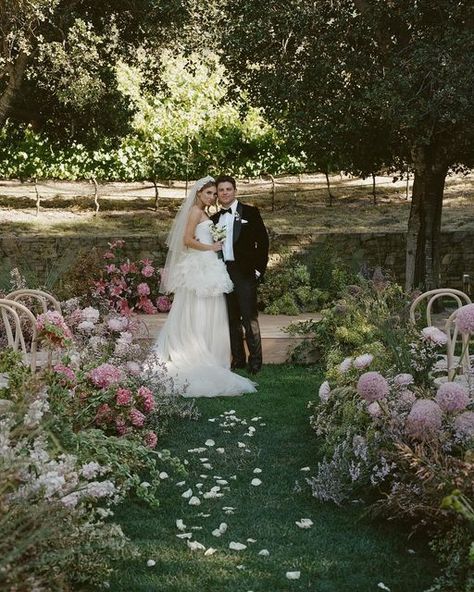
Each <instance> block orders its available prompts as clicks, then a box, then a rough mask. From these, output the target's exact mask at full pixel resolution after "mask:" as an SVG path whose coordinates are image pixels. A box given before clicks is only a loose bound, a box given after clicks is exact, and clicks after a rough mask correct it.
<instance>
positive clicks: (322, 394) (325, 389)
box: [319, 380, 331, 403]
mask: <svg viewBox="0 0 474 592" xmlns="http://www.w3.org/2000/svg"><path fill="white" fill-rule="evenodd" d="M330 394H331V387H330V386H329V382H328V381H327V380H325V381H324V382H323V384H322V385H321V386H320V387H319V398H320V399H321V401H322V402H323V403H327V402H328V400H329V395H330Z"/></svg>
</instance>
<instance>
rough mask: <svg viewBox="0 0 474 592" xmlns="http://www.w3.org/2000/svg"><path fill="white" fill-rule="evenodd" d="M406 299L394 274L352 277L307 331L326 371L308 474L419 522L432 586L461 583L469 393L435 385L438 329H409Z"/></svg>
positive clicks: (327, 487)
mask: <svg viewBox="0 0 474 592" xmlns="http://www.w3.org/2000/svg"><path fill="white" fill-rule="evenodd" d="M409 304H410V299H409V298H408V297H407V295H405V294H403V292H402V291H401V288H399V287H398V286H396V285H394V284H390V283H388V282H384V283H382V284H381V283H374V282H362V281H361V285H360V286H358V287H357V289H356V287H355V286H353V287H349V290H348V291H347V293H346V294H345V295H344V296H343V298H342V299H341V300H340V301H338V302H337V303H335V305H334V306H333V307H331V308H330V309H327V310H325V311H323V313H322V314H323V318H322V320H321V321H320V323H318V326H317V329H316V330H317V336H316V340H317V339H318V338H320V339H321V341H322V343H321V345H322V347H323V348H324V353H323V356H324V361H325V363H326V380H325V381H324V382H323V384H322V385H321V387H320V389H319V400H318V401H315V402H314V403H312V404H311V405H310V408H311V410H312V416H311V418H310V421H311V425H312V427H313V429H314V430H315V432H316V434H317V436H318V437H319V438H320V439H321V445H322V447H323V451H324V453H325V458H324V459H323V460H322V461H320V462H319V463H318V468H317V471H316V474H315V475H314V476H313V477H312V478H311V479H308V482H309V484H310V485H311V487H312V491H313V494H314V496H315V497H317V498H318V499H320V500H325V501H333V502H336V503H338V504H340V503H343V502H344V501H345V500H349V499H353V498H354V497H359V498H364V499H365V500H366V501H368V502H370V503H371V508H372V510H373V512H375V513H378V514H381V515H384V516H387V517H388V518H391V519H394V518H396V519H403V520H408V521H409V522H410V523H411V524H412V526H413V528H417V529H419V528H422V529H424V530H426V531H427V532H428V533H429V535H430V538H431V547H432V549H433V550H434V551H435V553H436V554H437V557H438V559H439V561H440V563H441V564H442V565H444V567H445V575H444V576H443V577H442V578H440V579H438V580H437V582H436V583H435V586H434V587H433V588H432V590H446V591H453V592H454V591H456V592H461V591H464V590H465V591H466V592H467V591H468V590H472V589H474V588H473V586H474V573H473V568H474V542H473V538H472V526H473V525H474V511H473V507H474V478H473V477H474V452H473V448H474V401H473V398H472V393H471V395H470V394H469V391H468V389H467V388H466V387H464V386H462V385H460V384H458V383H455V382H445V383H444V384H442V385H441V386H436V385H435V383H434V375H433V374H434V373H433V371H432V370H433V366H434V364H435V363H436V361H437V359H438V358H439V355H440V351H441V348H442V347H443V346H444V344H445V343H446V340H447V337H446V334H444V332H442V331H440V330H439V329H437V328H436V327H429V328H424V329H422V330H421V331H420V330H417V329H415V328H414V326H413V325H412V324H411V323H410V322H409V321H408V308H409ZM460 310H462V309H460ZM460 318H461V319H463V318H464V317H463V315H462V314H461V316H460ZM463 327H464V325H463ZM469 327H470V325H469ZM469 330H471V329H469Z"/></svg>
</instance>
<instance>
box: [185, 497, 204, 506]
mask: <svg viewBox="0 0 474 592" xmlns="http://www.w3.org/2000/svg"><path fill="white" fill-rule="evenodd" d="M188 503H189V505H190V506H200V505H201V500H200V499H199V498H198V497H196V496H195V495H193V497H192V498H191V499H190V500H189V502H188Z"/></svg>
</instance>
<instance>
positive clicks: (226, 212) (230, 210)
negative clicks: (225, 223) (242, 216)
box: [220, 208, 232, 214]
mask: <svg viewBox="0 0 474 592" xmlns="http://www.w3.org/2000/svg"><path fill="white" fill-rule="evenodd" d="M220 213H221V214H232V208H227V209H224V208H222V210H221V211H220Z"/></svg>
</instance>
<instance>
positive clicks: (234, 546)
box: [229, 541, 247, 551]
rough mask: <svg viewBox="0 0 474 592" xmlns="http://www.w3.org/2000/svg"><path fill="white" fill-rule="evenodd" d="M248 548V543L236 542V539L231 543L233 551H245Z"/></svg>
mask: <svg viewBox="0 0 474 592" xmlns="http://www.w3.org/2000/svg"><path fill="white" fill-rule="evenodd" d="M246 548H247V545H244V544H242V543H235V542H234V541H231V542H230V543H229V549H232V550H233V551H243V550H244V549H246Z"/></svg>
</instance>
